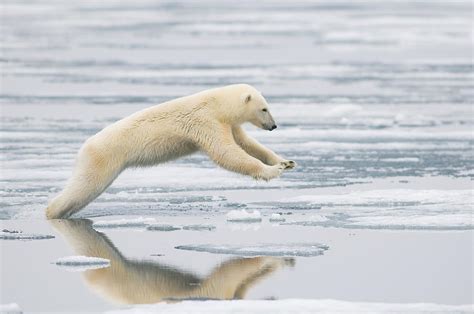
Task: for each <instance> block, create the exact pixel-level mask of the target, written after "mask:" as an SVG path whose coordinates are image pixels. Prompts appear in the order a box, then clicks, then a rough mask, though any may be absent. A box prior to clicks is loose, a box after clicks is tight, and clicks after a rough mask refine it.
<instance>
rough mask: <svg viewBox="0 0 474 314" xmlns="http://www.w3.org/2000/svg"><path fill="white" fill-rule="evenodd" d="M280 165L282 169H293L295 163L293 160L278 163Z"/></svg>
mask: <svg viewBox="0 0 474 314" xmlns="http://www.w3.org/2000/svg"><path fill="white" fill-rule="evenodd" d="M280 164H281V165H283V167H284V169H285V170H286V169H293V168H294V167H296V162H294V161H293V160H285V161H282V162H280Z"/></svg>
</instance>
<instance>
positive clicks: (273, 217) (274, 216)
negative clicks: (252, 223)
mask: <svg viewBox="0 0 474 314" xmlns="http://www.w3.org/2000/svg"><path fill="white" fill-rule="evenodd" d="M285 220H286V219H285V217H283V216H282V215H280V214H272V215H271V216H270V222H280V221H285Z"/></svg>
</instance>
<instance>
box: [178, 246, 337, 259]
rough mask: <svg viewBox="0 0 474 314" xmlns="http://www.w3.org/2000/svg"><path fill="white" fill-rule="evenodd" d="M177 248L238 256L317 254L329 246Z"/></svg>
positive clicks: (179, 247) (307, 255)
mask: <svg viewBox="0 0 474 314" xmlns="http://www.w3.org/2000/svg"><path fill="white" fill-rule="evenodd" d="M175 248H176V249H179V250H188V251H197V252H207V253H214V254H231V255H239V256H305V257H310V256H318V255H322V254H324V251H326V250H328V249H329V246H327V245H325V244H320V243H285V244H274V243H266V244H250V245H231V244H228V245H224V244H222V245H219V244H189V245H179V246H177V247H175Z"/></svg>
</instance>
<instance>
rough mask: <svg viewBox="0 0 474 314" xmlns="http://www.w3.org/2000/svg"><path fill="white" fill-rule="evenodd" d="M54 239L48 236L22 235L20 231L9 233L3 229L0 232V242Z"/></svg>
mask: <svg viewBox="0 0 474 314" xmlns="http://www.w3.org/2000/svg"><path fill="white" fill-rule="evenodd" d="M47 239H54V236H53V235H50V234H36V233H23V232H21V231H10V230H6V229H4V230H3V231H1V232H0V240H24V241H29V240H47Z"/></svg>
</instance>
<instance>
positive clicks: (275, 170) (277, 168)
mask: <svg viewBox="0 0 474 314" xmlns="http://www.w3.org/2000/svg"><path fill="white" fill-rule="evenodd" d="M284 169H285V167H284V166H283V164H281V163H280V164H277V165H274V166H266V167H265V168H264V169H263V171H262V173H260V175H259V176H258V177H257V179H262V180H265V181H269V180H271V179H274V178H277V177H279V176H280V175H281V173H282V172H283V170H284Z"/></svg>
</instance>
